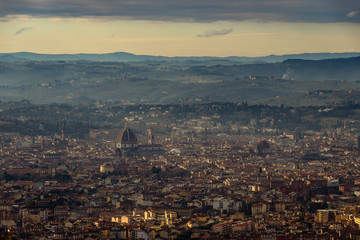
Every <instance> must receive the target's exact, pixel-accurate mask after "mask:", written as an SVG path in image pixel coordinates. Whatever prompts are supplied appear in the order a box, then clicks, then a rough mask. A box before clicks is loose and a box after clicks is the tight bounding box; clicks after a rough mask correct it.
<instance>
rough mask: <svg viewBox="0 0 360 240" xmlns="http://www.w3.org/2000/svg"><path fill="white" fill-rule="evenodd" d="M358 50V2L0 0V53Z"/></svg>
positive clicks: (220, 53)
mask: <svg viewBox="0 0 360 240" xmlns="http://www.w3.org/2000/svg"><path fill="white" fill-rule="evenodd" d="M17 51H32V52H39V53H80V52H87V53H104V52H118V51H124V52H131V53H135V54H152V55H165V56H190V55H191V56H204V55H208V56H209V55H210V56H234V55H236V56H262V55H268V54H290V53H303V52H354V51H355V52H360V1H359V0H222V1H219V0H181V1H180V0H101V1H99V0H1V1H0V52H17Z"/></svg>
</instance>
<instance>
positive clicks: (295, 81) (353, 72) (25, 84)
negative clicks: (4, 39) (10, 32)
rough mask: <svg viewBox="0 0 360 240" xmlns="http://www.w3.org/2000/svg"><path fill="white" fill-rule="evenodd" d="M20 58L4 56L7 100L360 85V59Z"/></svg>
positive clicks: (189, 96) (270, 94)
mask: <svg viewBox="0 0 360 240" xmlns="http://www.w3.org/2000/svg"><path fill="white" fill-rule="evenodd" d="M14 58H15V57H13V56H3V57H0V59H6V61H3V62H0V96H1V98H0V100H22V99H28V100H30V101H31V102H35V103H52V102H68V103H81V102H89V101H92V100H102V101H134V102H147V103H171V102H179V101H183V102H184V101H185V102H186V101H232V102H244V101H246V102H254V101H256V102H261V103H266V101H269V99H286V98H283V97H292V96H298V95H301V94H307V93H308V92H309V91H312V90H317V89H323V90H339V91H349V90H356V89H359V87H360V57H355V58H338V59H325V60H296V59H294V60H286V61H283V62H278V63H261V64H234V63H233V64H228V63H227V64H216V65H211V63H214V62H212V61H204V62H205V63H207V64H205V65H203V64H202V65H196V64H195V62H193V64H188V62H185V63H184V64H181V63H177V64H175V65H169V64H162V63H159V62H154V61H150V62H144V63H119V62H88V61H17V60H16V59H14ZM194 64H195V65H194ZM280 97H281V98H280ZM337 101H342V99H337ZM276 102H279V101H278V100H277V101H276ZM285 103H286V100H285Z"/></svg>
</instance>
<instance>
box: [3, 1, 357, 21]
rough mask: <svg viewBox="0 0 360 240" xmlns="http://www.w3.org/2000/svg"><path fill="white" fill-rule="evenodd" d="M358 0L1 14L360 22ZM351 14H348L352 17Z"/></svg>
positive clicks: (69, 6)
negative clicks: (357, 13) (354, 12)
mask: <svg viewBox="0 0 360 240" xmlns="http://www.w3.org/2000/svg"><path fill="white" fill-rule="evenodd" d="M358 9H360V1H359V0H223V1H219V0H181V1H180V0H151V1H149V0H102V1H99V0H41V1H40V0H1V2H0V16H7V15H24V14H25V15H33V16H38V17H39V16H40V17H82V16H101V17H116V18H126V19H140V20H165V21H198V22H211V21H218V20H230V21H241V20H260V21H289V22H346V21H352V22H360V21H359V19H358V18H354V17H349V16H347V15H348V14H349V13H351V12H353V11H358ZM352 15H353V14H350V16H352Z"/></svg>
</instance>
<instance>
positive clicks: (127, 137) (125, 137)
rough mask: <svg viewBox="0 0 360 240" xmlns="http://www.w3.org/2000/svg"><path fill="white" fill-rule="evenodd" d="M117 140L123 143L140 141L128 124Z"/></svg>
mask: <svg viewBox="0 0 360 240" xmlns="http://www.w3.org/2000/svg"><path fill="white" fill-rule="evenodd" d="M116 142H118V143H123V144H137V143H138V141H137V138H136V135H135V133H134V132H133V131H132V130H131V129H130V128H128V127H127V125H126V126H125V128H124V129H123V130H122V131H121V132H120V133H119V135H118V136H117V138H116Z"/></svg>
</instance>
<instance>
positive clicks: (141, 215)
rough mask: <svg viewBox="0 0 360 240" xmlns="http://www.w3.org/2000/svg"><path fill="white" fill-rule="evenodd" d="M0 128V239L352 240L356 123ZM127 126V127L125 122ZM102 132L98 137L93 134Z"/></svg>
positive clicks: (355, 232)
mask: <svg viewBox="0 0 360 240" xmlns="http://www.w3.org/2000/svg"><path fill="white" fill-rule="evenodd" d="M219 118H221V117H219V116H214V117H213V118H208V117H203V118H198V119H188V120H187V121H186V122H182V123H181V124H177V125H172V126H171V129H172V132H171V134H160V133H159V134H157V132H156V131H155V130H153V129H151V128H149V129H148V130H147V131H146V133H147V134H139V133H138V132H137V129H136V124H135V122H133V119H127V121H128V123H127V124H125V125H124V126H123V129H121V128H120V129H117V130H116V132H115V134H114V135H113V137H110V138H109V136H110V135H111V134H110V133H109V131H108V130H106V131H105V130H94V131H92V132H91V133H90V136H89V137H88V138H75V137H68V136H67V133H66V124H65V122H64V123H63V124H62V130H61V132H60V133H59V135H57V136H55V137H50V136H26V135H20V134H18V133H4V132H3V133H1V148H0V159H1V171H0V174H1V175H0V176H1V180H0V189H1V194H0V212H1V215H0V219H1V238H3V239H358V238H360V230H359V226H360V205H359V197H358V196H359V195H360V168H359V166H360V161H359V154H360V152H359V149H360V148H359V143H360V142H359V141H360V138H359V137H358V135H357V134H356V133H357V132H358V129H357V127H356V124H351V122H347V123H346V124H344V125H343V126H342V127H339V128H336V129H328V130H321V131H314V130H302V131H301V130H299V129H296V130H294V131H278V130H276V131H275V130H272V129H271V128H266V129H265V128H264V129H263V130H262V131H259V129H257V127H256V126H255V125H248V126H245V125H236V124H232V125H231V127H232V128H233V129H235V128H236V129H241V134H230V133H222V131H224V129H225V127H224V126H223V125H221V124H220V123H215V122H213V121H215V120H216V119H219ZM133 126H134V127H133ZM104 135H105V136H108V137H107V138H106V137H103V136H104Z"/></svg>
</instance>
